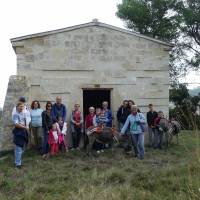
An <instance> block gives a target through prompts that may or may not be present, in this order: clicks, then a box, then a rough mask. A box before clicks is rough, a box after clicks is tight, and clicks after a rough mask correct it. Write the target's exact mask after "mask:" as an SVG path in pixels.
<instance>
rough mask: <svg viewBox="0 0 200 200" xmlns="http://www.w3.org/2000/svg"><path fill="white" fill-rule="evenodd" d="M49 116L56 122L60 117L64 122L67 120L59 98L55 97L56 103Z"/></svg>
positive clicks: (65, 111) (65, 110) (63, 106)
mask: <svg viewBox="0 0 200 200" xmlns="http://www.w3.org/2000/svg"><path fill="white" fill-rule="evenodd" d="M51 116H52V119H53V121H57V120H58V118H59V117H62V119H63V120H64V122H66V120H67V119H66V118H67V109H66V107H65V105H64V104H63V103H62V98H61V97H60V96H57V97H56V103H54V104H53V106H52V110H51Z"/></svg>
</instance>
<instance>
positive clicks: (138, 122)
mask: <svg viewBox="0 0 200 200" xmlns="http://www.w3.org/2000/svg"><path fill="white" fill-rule="evenodd" d="M145 123H146V119H145V117H144V115H143V114H142V113H139V112H138V107H137V105H132V106H131V114H130V115H129V116H128V118H127V120H126V122H125V124H124V126H123V128H122V130H121V134H125V132H126V130H127V129H128V127H129V125H130V131H129V134H130V138H131V141H132V145H133V148H134V151H135V156H136V157H138V158H139V159H144V128H143V125H144V124H145Z"/></svg>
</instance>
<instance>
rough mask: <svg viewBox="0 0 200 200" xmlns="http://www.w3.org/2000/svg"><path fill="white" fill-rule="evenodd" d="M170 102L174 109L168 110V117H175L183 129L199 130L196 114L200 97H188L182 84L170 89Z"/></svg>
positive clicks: (199, 124) (186, 90) (187, 92)
mask: <svg viewBox="0 0 200 200" xmlns="http://www.w3.org/2000/svg"><path fill="white" fill-rule="evenodd" d="M169 94H170V101H171V102H173V103H174V104H175V108H173V109H170V113H169V114H170V117H174V116H175V117H176V118H177V119H178V121H179V122H180V123H181V125H182V127H183V128H184V129H196V128H200V121H199V119H200V118H199V116H198V115H197V114H196V111H197V106H198V105H199V102H200V95H197V96H190V95H189V91H188V89H187V87H186V85H184V84H180V85H179V86H178V87H174V88H171V89H170V93H169Z"/></svg>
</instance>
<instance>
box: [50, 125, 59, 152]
mask: <svg viewBox="0 0 200 200" xmlns="http://www.w3.org/2000/svg"><path fill="white" fill-rule="evenodd" d="M58 135H59V130H58V124H57V123H56V122H54V123H53V124H52V128H51V129H50V131H49V138H48V144H49V147H50V155H56V154H58V151H59V146H58Z"/></svg>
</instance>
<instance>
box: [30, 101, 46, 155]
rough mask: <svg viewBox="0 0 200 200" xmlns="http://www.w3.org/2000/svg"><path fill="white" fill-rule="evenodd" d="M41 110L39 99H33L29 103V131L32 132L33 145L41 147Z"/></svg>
mask: <svg viewBox="0 0 200 200" xmlns="http://www.w3.org/2000/svg"><path fill="white" fill-rule="evenodd" d="M42 112H43V110H42V109H41V108H40V103H39V101H37V100H35V101H33V102H32V104H31V112H30V115H31V133H32V134H33V138H34V143H35V147H36V149H37V150H39V151H40V150H41V148H42Z"/></svg>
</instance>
